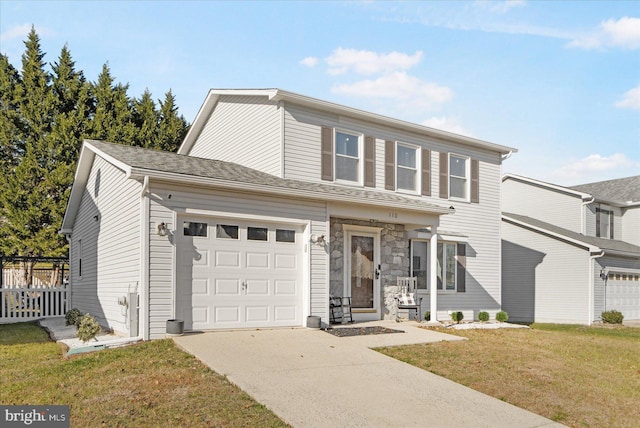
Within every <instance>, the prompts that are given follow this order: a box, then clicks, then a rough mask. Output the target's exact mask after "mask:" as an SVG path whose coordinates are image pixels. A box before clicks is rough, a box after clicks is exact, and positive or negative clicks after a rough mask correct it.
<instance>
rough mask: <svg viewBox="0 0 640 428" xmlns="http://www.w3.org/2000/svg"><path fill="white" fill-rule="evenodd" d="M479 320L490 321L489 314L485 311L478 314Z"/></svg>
mask: <svg viewBox="0 0 640 428" xmlns="http://www.w3.org/2000/svg"><path fill="white" fill-rule="evenodd" d="M478 319H479V320H480V321H489V312H485V311H480V312H478Z"/></svg>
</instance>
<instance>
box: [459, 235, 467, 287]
mask: <svg viewBox="0 0 640 428" xmlns="http://www.w3.org/2000/svg"><path fill="white" fill-rule="evenodd" d="M456 270H457V272H456V291H457V292H458V293H464V292H465V291H467V245H466V244H465V243H464V242H461V243H459V244H458V262H457V264H456Z"/></svg>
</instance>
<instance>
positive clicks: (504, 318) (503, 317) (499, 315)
mask: <svg viewBox="0 0 640 428" xmlns="http://www.w3.org/2000/svg"><path fill="white" fill-rule="evenodd" d="M508 319H509V314H507V313H506V312H505V311H500V312H498V313H497V314H496V321H500V322H506V321H507V320H508Z"/></svg>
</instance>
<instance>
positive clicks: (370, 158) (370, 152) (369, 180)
mask: <svg viewBox="0 0 640 428" xmlns="http://www.w3.org/2000/svg"><path fill="white" fill-rule="evenodd" d="M364 185H365V186H367V187H376V139H375V138H373V137H371V136H368V135H365V137H364Z"/></svg>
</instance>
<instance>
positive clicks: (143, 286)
mask: <svg viewBox="0 0 640 428" xmlns="http://www.w3.org/2000/svg"><path fill="white" fill-rule="evenodd" d="M148 192H149V176H148V175H145V176H144V179H143V181H142V191H141V192H140V288H139V291H140V312H139V314H138V321H139V329H138V339H142V340H149V198H147V193H148Z"/></svg>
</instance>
